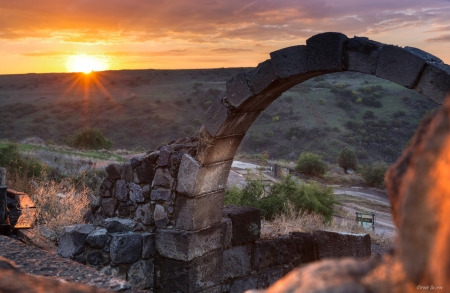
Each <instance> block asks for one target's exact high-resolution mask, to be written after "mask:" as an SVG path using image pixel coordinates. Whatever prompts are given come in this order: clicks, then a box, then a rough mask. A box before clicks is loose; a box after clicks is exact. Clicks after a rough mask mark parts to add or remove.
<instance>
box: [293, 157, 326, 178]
mask: <svg viewBox="0 0 450 293" xmlns="http://www.w3.org/2000/svg"><path fill="white" fill-rule="evenodd" d="M295 170H296V171H298V172H300V173H305V174H307V175H313V176H321V175H323V174H325V172H326V170H327V166H326V165H325V163H324V162H323V161H322V157H321V156H319V155H316V154H313V153H310V152H303V153H301V154H300V157H299V159H298V161H297V166H296V167H295Z"/></svg>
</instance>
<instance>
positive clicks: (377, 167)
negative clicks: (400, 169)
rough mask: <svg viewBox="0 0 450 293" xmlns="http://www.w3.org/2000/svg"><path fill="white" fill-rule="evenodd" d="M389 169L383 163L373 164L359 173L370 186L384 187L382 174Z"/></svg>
mask: <svg viewBox="0 0 450 293" xmlns="http://www.w3.org/2000/svg"><path fill="white" fill-rule="evenodd" d="M388 168H389V166H388V164H387V163H385V162H375V163H373V164H370V165H367V166H365V167H364V168H363V169H362V171H361V176H362V177H363V179H364V181H366V183H367V184H368V185H370V186H375V187H384V174H385V173H386V171H387V169H388Z"/></svg>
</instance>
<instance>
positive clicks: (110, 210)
mask: <svg viewBox="0 0 450 293" xmlns="http://www.w3.org/2000/svg"><path fill="white" fill-rule="evenodd" d="M117 205H118V202H117V199H115V198H114V197H112V198H103V199H102V204H101V207H102V214H103V215H104V216H105V217H114V215H115V213H116V209H117Z"/></svg>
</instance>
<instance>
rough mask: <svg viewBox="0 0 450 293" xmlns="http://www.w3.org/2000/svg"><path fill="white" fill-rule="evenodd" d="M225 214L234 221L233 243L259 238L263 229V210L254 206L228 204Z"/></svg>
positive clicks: (224, 210)
mask: <svg viewBox="0 0 450 293" xmlns="http://www.w3.org/2000/svg"><path fill="white" fill-rule="evenodd" d="M223 216H224V217H228V218H230V219H231V221H232V227H233V228H232V229H233V238H232V243H233V245H241V244H244V243H248V242H254V241H256V240H258V239H259V236H260V231H261V211H260V210H259V209H256V208H252V207H237V206H233V205H229V206H226V207H225V208H224V209H223Z"/></svg>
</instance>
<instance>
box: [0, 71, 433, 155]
mask: <svg viewBox="0 0 450 293" xmlns="http://www.w3.org/2000/svg"><path fill="white" fill-rule="evenodd" d="M246 70H248V68H221V69H208V70H123V71H105V72H98V73H93V74H91V75H84V74H78V73H53V74H26V75H3V76H0V104H1V105H2V107H0V117H1V119H0V138H2V139H8V140H11V141H21V140H22V139H24V138H27V137H30V136H37V137H40V138H42V139H44V140H45V141H47V142H48V143H56V144H62V143H63V142H64V140H65V139H66V138H68V137H69V136H71V135H73V133H75V132H76V131H77V130H80V129H82V128H83V127H97V128H99V129H100V130H101V131H102V132H103V133H104V134H105V136H107V137H108V138H109V139H111V140H112V141H113V143H114V148H116V149H117V148H122V149H123V148H126V149H134V150H137V151H144V150H148V149H154V148H156V147H158V146H160V145H162V144H164V143H167V142H169V141H171V140H174V139H177V138H178V137H181V136H188V135H192V134H194V133H195V132H196V131H197V130H198V129H199V128H200V126H201V125H202V120H203V117H204V113H205V112H206V109H207V108H208V107H209V105H210V104H211V103H212V101H214V100H215V99H216V98H217V97H219V96H223V94H224V91H225V83H226V81H227V80H229V79H230V78H231V77H232V76H233V75H235V74H236V73H238V72H242V71H246ZM436 107H437V105H436V104H435V103H434V102H432V101H431V100H428V99H426V98H424V97H423V96H421V95H419V94H417V93H416V92H415V91H412V90H407V89H405V88H403V87H401V86H399V85H396V84H394V83H391V82H387V81H384V80H381V79H378V78H376V77H373V76H368V75H363V74H358V73H351V72H347V73H335V74H329V75H326V76H323V77H317V78H314V79H311V80H309V81H307V82H304V83H302V84H300V85H298V86H296V87H294V88H292V89H291V90H289V91H287V92H285V93H284V94H283V95H282V96H281V97H280V98H279V99H277V100H276V101H275V102H274V103H272V105H271V106H270V107H269V108H268V109H266V111H264V112H263V113H262V114H261V115H260V117H259V118H258V119H257V121H256V122H255V123H254V124H253V126H252V127H251V128H250V130H249V132H247V135H246V137H245V138H244V141H243V143H242V145H241V148H240V151H241V152H247V153H262V152H264V151H267V152H269V154H270V157H271V158H277V159H286V160H295V159H296V158H298V156H299V154H300V153H301V152H302V151H305V150H310V151H313V152H315V153H318V154H320V155H322V156H323V157H324V159H326V160H328V161H329V162H334V161H335V158H336V156H337V153H338V152H339V150H340V149H341V148H342V147H344V146H351V147H352V148H354V149H355V151H356V152H357V156H358V159H359V160H360V161H361V162H368V161H374V160H384V161H387V162H393V161H395V159H396V158H397V157H398V156H399V155H400V153H401V151H402V150H403V148H404V147H405V145H406V144H407V142H408V141H409V140H410V138H411V137H412V135H413V133H414V131H415V129H416V127H417V125H418V123H419V121H420V120H421V119H422V117H423V116H424V115H425V114H426V113H427V112H428V111H430V110H432V109H433V108H436Z"/></svg>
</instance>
